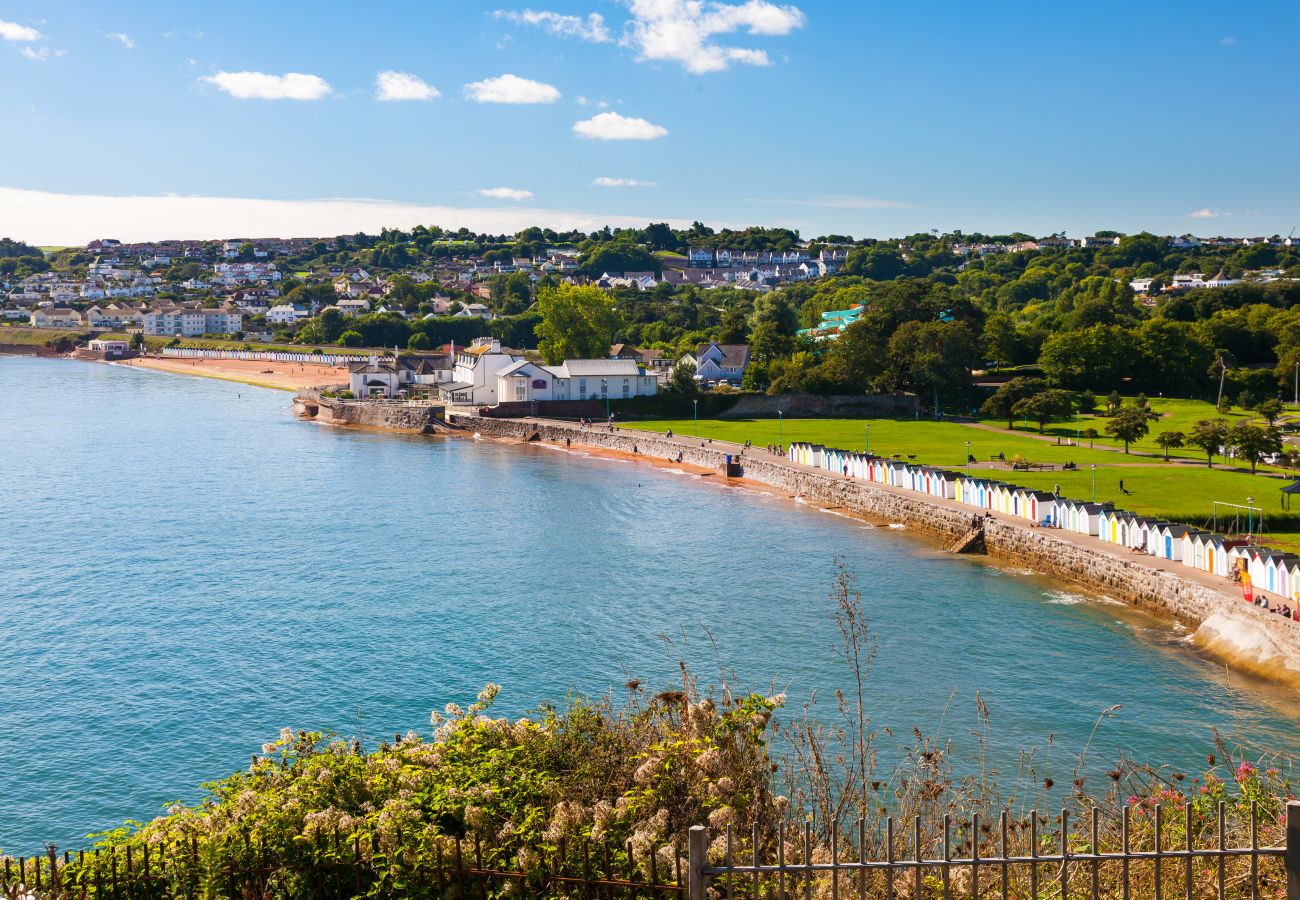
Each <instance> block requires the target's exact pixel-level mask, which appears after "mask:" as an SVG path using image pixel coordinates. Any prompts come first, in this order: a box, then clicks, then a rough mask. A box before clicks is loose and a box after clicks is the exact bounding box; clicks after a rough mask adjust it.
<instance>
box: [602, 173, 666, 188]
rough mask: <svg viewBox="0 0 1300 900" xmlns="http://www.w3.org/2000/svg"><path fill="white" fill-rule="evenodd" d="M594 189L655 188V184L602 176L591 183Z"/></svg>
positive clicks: (634, 179) (633, 179)
mask: <svg viewBox="0 0 1300 900" xmlns="http://www.w3.org/2000/svg"><path fill="white" fill-rule="evenodd" d="M591 183H592V184H594V185H595V186H596V187H655V186H656V182H653V181H641V180H640V179H637V178H607V177H605V176H604V175H602V176H601V177H599V178H593V179H592V181H591Z"/></svg>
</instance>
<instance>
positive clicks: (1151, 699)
mask: <svg viewBox="0 0 1300 900" xmlns="http://www.w3.org/2000/svg"><path fill="white" fill-rule="evenodd" d="M288 400H289V398H288V396H287V395H286V394H283V393H280V392H274V391H266V390H261V389H257V388H250V387H247V386H243V385H237V384H230V383H224V382H218V381H209V380H204V379H191V378H185V377H180V376H173V375H165V374H159V373H151V372H140V371H136V370H132V369H127V368H123V367H114V366H104V365H96V364H89V363H75V362H68V361H57V360H50V361H47V360H35V359H23V358H14V357H0V460H3V478H2V479H0V515H2V516H3V520H2V524H0V848H4V849H5V850H10V851H18V852H30V851H31V850H33V849H36V848H38V847H39V846H40V845H41V843H42V842H44V841H47V840H49V841H55V842H57V843H58V844H60V846H68V845H71V846H73V847H76V846H80V845H84V835H85V834H86V833H87V832H89V831H91V830H95V829H98V828H102V827H107V826H111V825H114V824H118V823H120V822H122V821H123V820H125V819H128V818H149V817H151V816H153V815H155V814H157V813H158V812H159V811H160V809H161V807H162V805H163V804H165V803H166V802H168V801H170V800H175V799H193V798H195V797H196V796H197V785H198V784H199V783H200V782H202V781H204V780H207V779H209V778H214V777H217V776H220V775H221V774H223V773H226V772H229V771H231V770H233V769H235V768H238V767H241V766H244V765H246V764H247V761H248V757H249V754H251V753H253V752H255V751H256V750H257V749H258V748H259V747H260V745H261V744H262V742H263V741H266V740H270V739H273V738H274V737H275V736H276V735H277V733H278V731H279V729H280V728H281V727H282V726H285V725H289V726H293V727H295V728H313V729H326V730H331V729H332V730H336V731H339V732H342V733H346V734H349V735H356V734H361V735H364V736H366V737H368V738H376V737H382V736H385V735H392V734H393V733H394V732H397V731H406V730H407V729H410V728H419V729H423V730H425V731H426V732H427V731H428V714H429V711H430V710H431V709H434V708H441V707H442V706H443V705H444V704H445V703H446V702H447V701H449V700H465V699H469V698H472V697H473V695H474V694H475V693H476V692H477V691H478V689H479V688H480V687H481V686H482V685H483V683H484V682H486V681H488V680H493V681H498V682H500V683H502V684H503V685H504V688H505V689H504V691H503V693H502V696H501V699H500V700H499V701H498V702H499V705H500V706H501V708H503V709H504V710H505V711H506V712H509V713H520V712H523V711H525V710H527V709H528V708H530V707H531V706H533V705H535V704H537V703H538V702H540V701H543V700H546V699H557V698H560V697H562V696H563V695H564V693H565V692H566V691H569V690H578V691H581V692H586V693H600V692H603V691H606V690H608V689H610V688H611V687H616V686H619V685H622V684H623V682H624V681H626V680H627V678H628V677H629V676H636V677H640V678H643V679H647V680H649V681H651V682H655V683H664V682H666V681H668V680H670V679H671V678H672V677H673V674H674V672H675V671H676V664H677V661H678V660H679V659H682V658H683V657H685V658H687V659H688V660H690V661H691V662H692V663H693V664H694V665H695V666H697V667H698V668H699V669H700V670H701V672H702V674H703V676H704V678H705V680H708V679H709V678H710V677H712V675H713V673H715V672H717V671H718V668H719V667H720V666H723V667H726V668H728V669H731V670H734V672H735V673H736V675H737V676H738V677H739V679H740V680H741V681H742V682H744V683H746V684H749V685H754V686H759V687H766V686H768V685H770V684H772V683H775V684H776V685H778V686H779V687H782V688H785V689H787V690H788V691H789V692H790V695H791V697H792V698H802V697H805V696H807V694H808V693H809V692H810V691H812V690H813V689H821V690H823V691H829V689H832V688H834V687H835V686H837V685H840V684H842V683H843V682H844V673H843V671H842V669H841V668H840V667H839V665H838V664H837V663H836V661H835V659H834V657H833V656H832V654H831V652H830V645H831V643H832V641H833V640H834V635H835V630H834V625H833V623H832V622H831V620H830V618H829V607H828V603H829V601H828V599H827V594H828V590H829V587H830V581H831V575H832V559H833V558H834V557H835V556H836V555H841V556H844V557H845V558H847V559H848V560H849V561H850V563H851V564H852V566H853V568H854V569H855V570H856V571H857V573H858V574H859V576H860V578H861V584H862V587H863V589H864V593H865V594H866V595H867V598H868V602H869V606H870V616H871V620H872V624H873V627H874V630H875V633H876V636H877V639H878V641H879V654H878V657H877V660H876V665H875V669H874V672H873V681H872V696H871V699H872V705H873V709H874V711H875V713H874V716H875V721H876V723H877V724H879V725H891V726H893V727H894V728H895V729H901V730H904V731H906V730H910V728H911V727H912V726H913V725H920V726H921V727H922V728H923V729H925V730H927V731H929V730H934V729H935V728H937V727H939V725H940V723H941V722H942V727H943V730H944V732H945V733H947V734H949V735H952V736H953V737H954V738H955V739H957V740H958V741H965V742H967V743H968V742H969V738H968V735H969V733H970V732H971V731H972V729H973V728H974V727H975V725H976V717H975V709H974V696H975V692H976V691H977V690H978V691H981V692H982V694H983V696H984V697H985V699H986V701H987V702H988V704H989V706H990V708H991V711H992V719H991V732H992V735H993V740H994V742H995V744H996V748H997V749H998V751H999V752H1000V753H1001V754H1002V758H1003V759H1004V760H1005V761H1006V763H1007V764H1008V765H1012V766H1013V765H1014V760H1015V751H1016V750H1018V749H1020V748H1022V747H1031V746H1036V747H1039V748H1040V751H1041V752H1042V753H1045V754H1046V768H1047V770H1048V771H1049V772H1051V773H1052V774H1057V776H1058V780H1059V779H1060V778H1061V777H1064V776H1066V775H1068V769H1069V766H1070V759H1072V758H1073V757H1074V756H1075V755H1077V753H1078V751H1079V749H1080V748H1081V746H1082V745H1083V743H1084V742H1085V741H1086V740H1087V737H1088V734H1089V732H1091V730H1092V728H1093V725H1094V722H1095V721H1096V720H1097V717H1098V715H1099V713H1100V712H1101V711H1102V710H1103V709H1105V708H1106V707H1109V706H1111V705H1113V704H1121V705H1122V708H1121V709H1120V710H1119V711H1118V713H1117V714H1116V715H1115V716H1114V717H1113V718H1110V719H1108V720H1107V721H1106V722H1104V723H1103V724H1102V726H1101V728H1100V729H1099V731H1098V735H1097V737H1096V739H1095V740H1094V743H1093V749H1094V752H1100V753H1101V754H1103V755H1107V756H1110V757H1112V758H1113V757H1114V755H1115V754H1116V753H1118V752H1119V751H1120V750H1123V751H1125V752H1128V753H1130V754H1133V755H1136V756H1138V757H1140V758H1142V759H1145V760H1150V761H1160V762H1169V763H1177V764H1180V765H1195V764H1196V763H1197V762H1198V761H1201V760H1203V759H1204V754H1205V753H1206V752H1207V751H1208V750H1209V749H1211V748H1210V746H1209V742H1210V736H1211V735H1210V729H1211V728H1212V727H1218V728H1220V729H1223V730H1225V731H1227V732H1229V733H1241V734H1245V735H1248V736H1249V738H1250V739H1251V740H1253V741H1254V742H1256V743H1258V744H1259V745H1261V746H1270V747H1274V748H1285V747H1293V746H1295V745H1296V743H1297V740H1296V739H1297V737H1300V722H1298V721H1297V712H1296V706H1297V704H1296V703H1295V699H1296V695H1295V694H1294V693H1291V692H1288V691H1285V690H1282V689H1276V688H1271V687H1269V686H1267V685H1262V684H1259V683H1253V682H1244V681H1242V680H1241V679H1240V678H1234V679H1233V684H1232V685H1227V684H1225V676H1224V673H1223V671H1222V670H1221V668H1220V667H1218V666H1216V665H1215V664H1213V663H1212V662H1210V661H1208V660H1204V659H1201V658H1199V657H1198V656H1197V655H1195V654H1194V653H1193V652H1191V651H1190V650H1189V649H1188V648H1187V647H1186V646H1185V645H1184V644H1182V643H1181V637H1182V636H1181V635H1180V634H1178V633H1177V632H1175V631H1171V630H1169V629H1167V628H1165V627H1164V626H1161V625H1159V624H1158V623H1154V622H1151V621H1149V620H1147V619H1144V618H1141V617H1138V616H1135V615H1134V614H1132V613H1130V612H1129V611H1128V610H1126V609H1125V608H1123V607H1118V606H1115V605H1108V604H1106V603H1099V602H1081V601H1082V600H1083V598H1081V597H1079V596H1078V595H1076V594H1072V593H1069V592H1066V591H1063V590H1061V589H1060V586H1059V585H1053V584H1052V583H1050V582H1046V581H1043V580H1040V579H1037V578H1035V577H1029V576H1027V575H1017V574H1016V573H1014V572H1008V571H1006V570H1002V569H998V568H994V567H990V566H984V565H980V564H975V563H972V562H970V561H968V560H962V559H956V558H953V557H948V556H945V555H943V554H941V553H938V552H936V551H935V550H934V549H933V548H931V547H929V546H927V545H925V544H922V543H920V542H916V541H913V540H909V539H908V538H906V537H905V536H902V535H900V534H898V533H894V532H891V531H889V530H887V529H871V528H868V527H864V526H863V525H862V524H861V523H858V522H855V521H852V520H848V519H843V518H839V517H836V516H833V515H829V514H825V513H822V512H818V511H815V510H811V509H808V508H801V507H799V506H797V505H796V504H793V503H791V502H790V501H789V500H788V499H787V498H784V497H778V496H763V495H758V494H754V493H750V492H744V491H738V490H729V489H725V488H720V487H716V486H710V485H707V484H705V483H697V481H698V480H697V479H694V478H692V477H689V476H682V475H674V474H672V473H668V472H662V471H656V470H652V469H649V468H648V467H644V466H637V465H632V464H628V463H620V462H612V461H604V460H596V459H589V458H586V457H583V456H581V455H577V454H566V453H561V452H558V451H554V450H548V449H545V448H522V447H513V446H502V445H497V444H490V443H480V442H472V441H467V440H441V439H431V438H403V437H395V436H391V435H383V434H376V433H365V432H351V431H340V430H333V429H328V428H323V427H320V426H317V425H313V424H310V423H303V422H298V421H296V420H295V419H293V418H292V417H291V416H290V415H289V412H288ZM706 628H707V631H706ZM710 635H711V637H712V641H711V640H710ZM684 642H685V645H684ZM714 642H716V649H715V646H714ZM945 710H946V715H945ZM1049 736H1050V743H1049ZM1053 769H1054V770H1055V771H1053Z"/></svg>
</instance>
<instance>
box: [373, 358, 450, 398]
mask: <svg viewBox="0 0 1300 900" xmlns="http://www.w3.org/2000/svg"><path fill="white" fill-rule="evenodd" d="M451 368H452V367H451V359H450V357H448V356H447V355H445V354H436V355H427V356H398V355H393V356H389V357H383V358H381V357H379V356H371V357H370V359H369V360H367V361H366V362H363V363H353V364H352V365H350V366H348V389H349V390H351V391H352V396H354V397H357V398H358V399H360V398H366V397H369V398H392V397H396V396H398V395H399V394H400V393H402V392H403V391H405V392H406V393H407V394H412V393H416V392H418V391H421V390H422V389H424V390H433V389H436V388H438V387H440V386H441V385H443V384H446V383H447V382H449V381H450V380H451Z"/></svg>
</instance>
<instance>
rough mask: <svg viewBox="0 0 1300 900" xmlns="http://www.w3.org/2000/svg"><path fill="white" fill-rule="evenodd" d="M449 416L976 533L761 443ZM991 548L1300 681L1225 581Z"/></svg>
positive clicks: (885, 519) (878, 517)
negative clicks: (732, 474)
mask: <svg viewBox="0 0 1300 900" xmlns="http://www.w3.org/2000/svg"><path fill="white" fill-rule="evenodd" d="M447 421H448V423H449V424H451V425H452V426H454V428H455V430H456V431H458V432H459V433H460V434H462V435H463V436H471V435H472V436H475V437H480V438H488V439H498V440H508V441H525V442H532V443H545V444H552V445H559V446H566V447H568V446H579V447H582V448H583V449H586V450H592V451H595V452H598V453H602V454H605V453H608V454H617V455H618V456H620V457H623V458H632V459H640V460H644V461H646V462H652V463H673V464H675V465H677V466H678V467H679V468H682V469H684V470H685V469H686V467H688V466H689V467H691V468H692V470H694V471H697V472H705V471H707V472H714V473H720V472H722V471H723V470H724V467H725V465H726V462H727V457H728V456H731V457H732V461H733V464H734V463H735V462H737V461H738V462H739V472H740V474H741V476H742V477H741V478H739V479H734V480H735V482H736V484H737V486H744V485H745V483H747V482H748V483H752V484H757V485H764V486H767V487H771V488H776V489H778V490H780V491H783V492H786V493H788V494H789V495H791V496H793V497H797V498H799V499H800V500H802V501H804V502H808V503H812V504H816V505H820V506H822V507H824V508H828V509H835V510H842V511H844V512H846V513H850V514H853V515H857V516H861V517H864V518H866V519H868V520H870V521H875V522H879V523H881V524H901V525H905V526H906V527H907V528H908V529H910V530H912V531H915V532H919V533H920V534H924V535H927V536H929V537H932V538H936V539H939V540H942V541H945V542H947V541H952V540H955V539H957V538H960V537H961V536H962V535H964V534H966V533H967V532H968V531H969V530H970V525H971V517H972V509H971V507H969V506H963V505H962V504H959V503H957V502H956V501H951V500H945V499H942V498H936V497H930V496H925V495H919V494H916V493H913V492H910V491H905V490H903V489H901V488H896V487H892V486H889V485H882V484H876V483H872V482H866V481H861V480H856V479H845V478H837V477H835V476H833V475H831V474H829V473H827V472H826V471H825V470H820V469H815V468H812V467H810V466H804V465H800V464H798V463H794V462H791V461H790V460H788V459H786V458H785V457H783V456H774V455H770V454H768V453H766V452H765V451H764V450H762V449H760V448H752V449H749V450H744V448H742V447H740V446H739V445H733V444H727V443H723V442H701V441H700V440H699V439H695V438H687V437H680V436H678V437H672V438H669V437H667V436H665V435H659V434H654V433H647V432H644V431H627V430H618V431H610V430H608V429H605V428H600V427H581V426H578V425H576V424H572V423H567V422H559V421H553V420H541V419H495V418H486V417H480V416H474V415H463V414H456V413H453V414H450V415H449V416H448V417H447ZM742 451H743V452H742ZM733 471H735V470H734V469H733ZM984 546H985V549H986V551H987V552H988V554H989V555H990V556H991V557H993V558H995V559H1001V560H1005V561H1013V562H1015V563H1016V564H1017V565H1021V566H1027V567H1029V568H1031V569H1033V570H1035V571H1038V572H1041V573H1043V574H1045V575H1050V576H1052V577H1055V578H1059V579H1061V580H1063V581H1068V582H1071V583H1074V584H1077V585H1080V586H1082V587H1084V588H1086V589H1088V590H1090V591H1093V592H1095V593H1098V594H1102V595H1105V596H1108V597H1111V598H1114V599H1116V600H1121V601H1123V602H1125V603H1128V604H1129V605H1131V606H1134V607H1136V608H1138V609H1141V610H1144V611H1146V612H1149V613H1152V614H1154V615H1157V616H1159V617H1161V618H1165V619H1169V620H1173V621H1176V622H1178V623H1180V624H1182V625H1183V626H1185V627H1186V628H1187V629H1188V631H1189V633H1190V634H1191V639H1192V641H1193V642H1194V643H1196V644H1197V645H1198V646H1200V647H1202V648H1204V649H1206V650H1208V651H1209V652H1211V653H1213V654H1215V655H1216V656H1218V657H1220V658H1222V659H1223V660H1225V661H1226V662H1228V663H1230V664H1232V665H1234V666H1237V667H1240V668H1242V669H1245V670H1248V671H1250V672H1253V673H1255V674H1257V675H1260V676H1263V677H1266V678H1268V679H1270V680H1274V681H1278V682H1282V683H1286V684H1291V685H1295V686H1300V627H1298V626H1297V623H1296V622H1293V621H1290V620H1287V619H1283V618H1282V617H1280V616H1278V615H1276V614H1273V613H1270V612H1268V611H1266V610H1263V609H1260V608H1258V607H1255V606H1252V605H1249V604H1246V603H1243V602H1242V599H1241V596H1240V595H1239V594H1238V593H1236V592H1235V591H1234V590H1233V589H1232V587H1231V586H1230V585H1228V584H1226V583H1224V582H1223V581H1222V579H1218V578H1215V577H1213V576H1211V575H1209V574H1206V573H1201V572H1197V571H1194V570H1189V569H1187V568H1186V567H1184V566H1182V565H1180V564H1178V563H1176V562H1172V561H1169V560H1162V559H1158V558H1155V557H1151V556H1147V555H1145V554H1142V555H1138V554H1133V553H1125V552H1123V551H1121V552H1113V551H1111V550H1109V549H1104V545H1101V544H1100V543H1098V542H1097V541H1095V540H1092V539H1090V538H1088V537H1086V536H1083V535H1076V534H1073V533H1070V532H1066V531H1062V530H1060V529H1053V528H1038V527H1032V526H1030V525H1029V524H1028V523H1025V524H1021V523H1020V522H1019V521H1014V520H1011V519H1010V517H998V516H996V515H995V516H994V517H993V518H991V519H989V520H988V521H987V522H986V523H985V524H984Z"/></svg>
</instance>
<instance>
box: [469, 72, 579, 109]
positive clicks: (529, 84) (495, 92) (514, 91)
mask: <svg viewBox="0 0 1300 900" xmlns="http://www.w3.org/2000/svg"><path fill="white" fill-rule="evenodd" d="M465 96H466V97H468V98H469V99H471V100H473V101H474V102H475V103H554V102H555V101H556V100H559V99H560V92H559V91H558V90H557V89H556V88H555V86H554V85H550V84H546V83H545V82H542V81H533V80H532V79H531V78H520V77H519V76H518V75H510V74H505V75H498V76H497V77H496V78H486V79H484V80H483V81H471V82H470V83H469V84H467V85H465Z"/></svg>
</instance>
